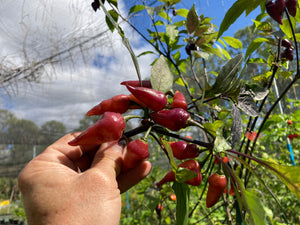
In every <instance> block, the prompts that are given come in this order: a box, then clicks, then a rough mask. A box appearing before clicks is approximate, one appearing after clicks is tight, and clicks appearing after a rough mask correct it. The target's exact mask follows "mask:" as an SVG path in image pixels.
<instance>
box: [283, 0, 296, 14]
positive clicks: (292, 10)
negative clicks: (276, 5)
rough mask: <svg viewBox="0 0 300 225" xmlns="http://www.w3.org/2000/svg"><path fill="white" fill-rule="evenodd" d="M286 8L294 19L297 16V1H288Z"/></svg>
mask: <svg viewBox="0 0 300 225" xmlns="http://www.w3.org/2000/svg"><path fill="white" fill-rule="evenodd" d="M285 6H286V8H287V10H288V12H289V14H290V15H291V16H293V17H295V16H296V13H297V0H286V1H285Z"/></svg>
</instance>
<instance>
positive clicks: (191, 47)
mask: <svg viewBox="0 0 300 225" xmlns="http://www.w3.org/2000/svg"><path fill="white" fill-rule="evenodd" d="M195 50H198V47H197V45H196V44H195V43H190V44H187V45H186V46H185V51H186V54H188V55H191V54H192V51H195Z"/></svg>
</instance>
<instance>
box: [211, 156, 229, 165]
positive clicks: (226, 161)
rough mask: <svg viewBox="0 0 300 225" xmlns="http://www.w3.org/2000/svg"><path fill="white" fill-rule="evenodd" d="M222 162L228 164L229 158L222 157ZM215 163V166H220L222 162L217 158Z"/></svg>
mask: <svg viewBox="0 0 300 225" xmlns="http://www.w3.org/2000/svg"><path fill="white" fill-rule="evenodd" d="M222 161H223V162H224V163H228V162H229V158H228V157H227V156H224V157H222ZM214 163H215V164H220V160H219V159H218V158H217V157H216V158H215V161H214Z"/></svg>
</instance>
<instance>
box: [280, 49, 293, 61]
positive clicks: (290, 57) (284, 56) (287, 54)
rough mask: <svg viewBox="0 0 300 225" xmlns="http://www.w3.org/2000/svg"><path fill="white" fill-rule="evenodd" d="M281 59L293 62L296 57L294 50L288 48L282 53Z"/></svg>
mask: <svg viewBox="0 0 300 225" xmlns="http://www.w3.org/2000/svg"><path fill="white" fill-rule="evenodd" d="M280 56H281V58H282V59H287V60H289V61H293V59H294V55H293V49H292V48H286V49H285V50H284V51H283V52H282V53H281V55H280Z"/></svg>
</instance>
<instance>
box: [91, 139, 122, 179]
mask: <svg viewBox="0 0 300 225" xmlns="http://www.w3.org/2000/svg"><path fill="white" fill-rule="evenodd" d="M122 155H123V147H122V146H120V145H119V144H118V142H107V143H103V144H101V146H100V147H99V149H98V151H97V152H96V154H95V156H94V159H93V162H92V165H91V168H94V169H98V170H100V171H101V172H102V173H106V174H107V175H109V176H111V178H112V177H113V178H116V177H117V176H118V175H119V173H120V171H121V167H122Z"/></svg>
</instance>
